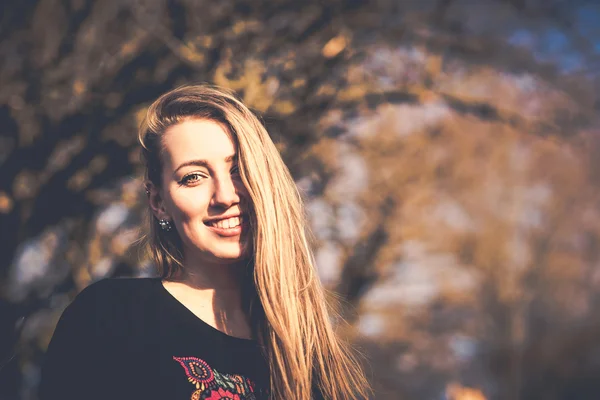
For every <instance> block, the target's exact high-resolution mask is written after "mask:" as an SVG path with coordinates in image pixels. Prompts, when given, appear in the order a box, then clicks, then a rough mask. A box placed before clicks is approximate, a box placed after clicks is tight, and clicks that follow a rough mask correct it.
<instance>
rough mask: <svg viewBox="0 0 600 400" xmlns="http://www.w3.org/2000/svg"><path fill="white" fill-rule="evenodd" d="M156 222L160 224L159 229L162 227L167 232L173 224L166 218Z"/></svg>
mask: <svg viewBox="0 0 600 400" xmlns="http://www.w3.org/2000/svg"><path fill="white" fill-rule="evenodd" d="M158 224H159V225H160V229H162V230H163V231H165V232H169V231H171V229H172V228H173V225H171V221H167V220H166V219H161V220H159V221H158Z"/></svg>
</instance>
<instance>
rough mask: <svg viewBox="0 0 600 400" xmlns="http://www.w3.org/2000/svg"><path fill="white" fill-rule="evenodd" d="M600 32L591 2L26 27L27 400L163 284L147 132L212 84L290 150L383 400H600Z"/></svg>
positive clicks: (328, 266) (93, 10) (73, 16)
mask: <svg viewBox="0 0 600 400" xmlns="http://www.w3.org/2000/svg"><path fill="white" fill-rule="evenodd" d="M599 21H600V10H599V8H598V5H596V4H595V3H594V2H592V1H569V2H567V1H517V0H511V1H508V0H485V1H467V0H461V1H459V0H454V1H453V0H439V1H434V0H424V1H423V0H421V1H414V0H410V1H402V2H398V1H393V0H378V1H374V2H367V1H363V0H352V1H342V0H327V1H313V0H309V1H305V2H292V1H284V0H278V1H264V0H259V1H256V0H253V1H250V0H236V1H232V0H231V1H230V0H222V1H219V2H212V3H209V2H205V1H190V0H179V1H166V0H162V1H151V0H135V1H130V2H121V1H113V0H107V1H91V0H40V1H21V2H9V3H8V4H5V5H4V8H3V13H2V15H1V17H0V56H1V57H2V59H3V60H4V63H2V64H1V65H0V122H1V124H0V126H1V128H0V129H1V131H0V165H1V166H2V168H0V182H1V185H0V226H1V227H2V228H1V229H2V230H1V232H2V233H1V235H2V240H1V241H0V243H1V244H0V245H1V246H2V248H1V250H2V251H0V257H2V258H1V262H0V282H1V283H2V297H4V298H6V299H7V300H8V301H10V304H11V313H12V314H13V315H14V318H13V319H16V318H17V317H18V316H19V315H27V316H28V318H27V321H26V323H25V325H24V329H23V334H22V335H21V340H20V362H19V363H18V364H17V363H14V362H13V363H11V364H10V365H9V368H13V372H14V369H16V368H17V367H18V368H19V372H18V376H20V377H22V379H21V382H19V379H15V380H14V382H15V385H21V386H22V387H23V389H22V390H21V396H22V398H33V397H34V395H33V388H34V387H35V385H36V382H37V375H36V371H37V363H38V362H39V359H40V357H41V354H42V353H43V351H44V349H45V346H46V345H47V342H48V340H49V337H50V335H51V332H52V329H53V326H54V323H55V322H56V318H57V316H58V315H59V314H60V312H61V311H62V309H63V308H64V307H65V305H66V304H67V303H68V302H69V300H70V299H71V298H72V296H73V295H74V294H75V293H76V292H77V291H79V290H81V289H82V288H83V287H84V286H86V285H87V284H89V283H90V282H91V281H93V280H95V279H99V278H101V277H104V276H115V275H144V274H150V273H152V266H151V265H149V264H148V262H147V260H146V259H145V258H144V256H143V254H142V253H140V251H139V249H138V248H137V247H136V246H135V245H134V246H133V247H130V245H131V244H132V243H134V242H135V239H136V237H137V235H138V233H137V232H138V231H137V229H138V227H139V226H140V224H141V221H142V216H143V210H144V207H143V201H142V200H143V199H142V198H141V197H140V192H141V189H140V188H141V185H140V181H139V178H137V177H138V176H139V172H140V165H139V160H138V158H139V154H138V150H137V147H136V128H137V125H138V124H139V121H140V118H141V116H142V115H143V112H144V107H145V106H146V105H147V104H148V103H149V102H150V101H152V100H153V99H154V98H156V97H157V96H158V95H159V94H161V93H163V92H165V91H167V90H168V89H170V88H172V87H174V86H177V85H180V84H183V83H190V82H204V81H208V82H213V83H216V84H219V85H223V86H226V87H230V88H233V89H235V90H237V91H238V92H239V93H240V95H241V97H242V98H243V99H244V101H246V102H247V103H248V104H249V105H250V106H251V107H253V108H254V109H255V110H257V111H258V112H259V113H261V114H262V115H263V118H264V121H265V124H266V125H267V127H268V129H269V131H270V132H271V134H272V135H273V137H274V139H275V140H276V141H277V142H278V144H279V147H280V149H281V151H282V154H283V155H284V158H285V159H286V162H287V163H288V165H289V166H290V168H291V170H292V173H293V174H294V176H295V177H296V178H297V181H298V185H299V187H300V188H301V189H302V190H303V191H304V193H305V195H306V198H307V204H308V210H309V214H310V216H311V220H312V223H313V228H314V230H315V235H316V242H317V245H318V252H317V261H318V263H319V269H320V273H321V275H322V278H323V281H324V283H325V284H326V285H327V287H328V288H330V289H332V290H335V291H336V292H337V293H339V295H340V297H341V298H342V299H343V300H344V301H345V303H344V304H345V306H344V307H343V308H342V310H341V311H342V313H343V315H344V316H346V317H347V318H349V319H350V321H351V322H352V324H351V326H350V327H349V329H348V330H347V332H346V333H347V334H348V336H349V337H351V338H354V339H355V340H356V341H358V342H360V343H361V344H362V345H363V346H364V348H365V349H366V350H367V351H368V353H369V354H370V355H371V361H370V364H371V365H372V367H371V368H372V375H373V381H374V384H375V386H376V389H377V398H378V399H398V398H422V397H439V396H440V395H441V394H443V393H446V387H447V385H448V384H449V383H451V382H461V383H462V384H463V385H465V386H468V387H471V388H478V389H472V390H474V391H473V392H469V393H485V395H486V396H488V397H489V398H494V399H495V398H498V399H519V398H527V399H529V398H544V399H552V398H556V399H559V398H560V399H562V398H569V399H570V398H578V399H579V398H581V399H584V398H594V394H595V393H596V392H598V391H600V388H598V387H597V386H595V385H596V384H595V383H594V382H595V380H593V379H591V377H593V376H595V375H596V372H597V371H598V369H599V367H600V363H599V362H598V360H596V359H595V358H594V356H593V354H595V351H597V350H596V349H598V345H599V343H598V340H597V339H596V338H597V337H598V335H596V333H597V332H598V330H599V328H600V322H598V321H599V320H598V318H597V316H596V313H595V311H594V310H595V307H594V305H595V304H596V303H597V301H598V300H597V296H596V295H595V293H596V292H597V288H596V285H597V282H598V276H599V275H598V273H597V272H596V266H597V264H598V255H597V250H596V249H597V248H598V247H597V246H598V228H599V227H600V221H599V217H598V211H597V210H598V183H599V181H598V175H597V172H596V171H598V170H599V169H598V168H597V167H598V165H597V160H598V157H597V150H598V148H599V147H598V145H599V144H600V141H598V135H597V133H598V120H597V111H598V104H599V103H598V98H597V93H598V92H599V91H598V89H599V85H598V69H597V68H598V47H599V46H598V44H599V43H600V32H599V30H598V26H600V24H598V22H599ZM0 373H1V374H5V372H0ZM455 387H459V386H455ZM15 390H16V389H15ZM469 390H471V389H469ZM465 393H466V392H465Z"/></svg>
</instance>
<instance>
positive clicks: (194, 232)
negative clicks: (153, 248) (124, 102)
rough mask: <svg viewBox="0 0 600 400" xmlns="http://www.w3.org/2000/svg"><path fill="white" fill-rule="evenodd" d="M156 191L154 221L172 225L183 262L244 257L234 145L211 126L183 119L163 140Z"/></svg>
mask: <svg viewBox="0 0 600 400" xmlns="http://www.w3.org/2000/svg"><path fill="white" fill-rule="evenodd" d="M162 148H163V155H162V164H163V169H162V182H161V188H156V187H153V189H152V192H151V193H152V194H151V196H150V204H151V207H152V210H153V212H154V215H155V216H156V217H157V218H158V219H166V220H169V221H171V223H172V224H174V225H175V228H176V231H177V233H178V234H179V236H180V237H181V241H182V243H183V254H184V259H186V260H190V259H193V260H195V261H199V262H203V263H210V264H215V263H216V264H231V263H234V262H237V261H240V260H242V259H245V258H247V257H248V256H249V250H250V240H249V233H250V230H249V226H248V223H247V221H249V218H248V215H247V212H248V208H247V207H245V205H247V204H249V201H248V200H249V199H248V193H247V191H246V189H245V187H244V185H243V183H242V180H241V177H240V175H239V171H238V166H237V153H236V146H235V144H234V142H233V141H232V139H231V137H230V135H229V132H228V131H227V130H226V128H225V127H224V126H223V125H222V124H220V123H218V122H215V121H211V120H206V119H187V120H184V121H183V122H181V123H179V124H176V125H174V126H171V127H169V128H168V129H167V130H166V132H165V133H164V135H163V138H162Z"/></svg>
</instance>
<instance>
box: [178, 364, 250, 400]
mask: <svg viewBox="0 0 600 400" xmlns="http://www.w3.org/2000/svg"><path fill="white" fill-rule="evenodd" d="M173 359H174V360H175V361H177V362H178V363H179V364H180V365H181V366H182V367H183V369H184V370H185V374H186V375H187V378H188V381H190V383H192V384H194V385H195V386H196V390H194V392H193V393H192V395H191V397H190V400H255V399H256V396H255V395H256V394H257V393H255V391H256V385H255V384H254V382H253V381H252V380H250V379H248V378H246V377H244V376H241V375H231V374H222V373H220V372H219V371H216V370H213V369H212V368H211V367H210V365H208V363H206V361H204V360H202V359H200V358H197V357H173Z"/></svg>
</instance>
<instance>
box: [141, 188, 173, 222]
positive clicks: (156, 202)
mask: <svg viewBox="0 0 600 400" xmlns="http://www.w3.org/2000/svg"><path fill="white" fill-rule="evenodd" d="M144 186H145V187H146V194H147V196H148V205H149V206H150V209H151V210H152V214H154V216H155V217H156V219H158V220H159V221H160V220H161V219H166V220H167V221H171V217H170V216H169V214H168V213H167V210H166V208H165V203H164V201H163V198H162V195H161V190H160V188H159V187H157V186H156V185H154V184H153V183H152V182H150V181H146V182H145V183H144Z"/></svg>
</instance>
